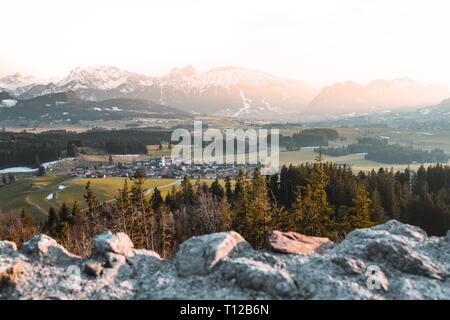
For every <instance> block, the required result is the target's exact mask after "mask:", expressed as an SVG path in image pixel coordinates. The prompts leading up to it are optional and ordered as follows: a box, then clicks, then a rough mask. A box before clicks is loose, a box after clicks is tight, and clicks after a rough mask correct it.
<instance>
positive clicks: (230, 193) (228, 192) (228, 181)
mask: <svg viewBox="0 0 450 320" xmlns="http://www.w3.org/2000/svg"><path fill="white" fill-rule="evenodd" d="M225 194H226V196H227V200H228V202H231V201H232V199H233V190H232V188H231V179H230V177H229V176H226V178H225Z"/></svg>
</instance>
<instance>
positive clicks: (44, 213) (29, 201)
mask: <svg viewBox="0 0 450 320" xmlns="http://www.w3.org/2000/svg"><path fill="white" fill-rule="evenodd" d="M25 202H26V203H28V204H29V205H30V206H32V207H35V208H36V209H38V211H39V212H40V213H42V214H43V215H44V216H48V213H47V211H45V210H44V209H42V208H41V207H39V206H38V205H37V204H36V203H34V202H33V201H31V200H30V198H29V196H26V197H25Z"/></svg>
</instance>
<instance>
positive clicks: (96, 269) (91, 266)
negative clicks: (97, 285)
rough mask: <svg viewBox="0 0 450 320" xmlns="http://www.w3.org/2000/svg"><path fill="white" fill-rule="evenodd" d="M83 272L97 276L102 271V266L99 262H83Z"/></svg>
mask: <svg viewBox="0 0 450 320" xmlns="http://www.w3.org/2000/svg"><path fill="white" fill-rule="evenodd" d="M84 272H85V273H86V274H87V275H88V276H91V277H95V278H98V277H100V275H101V274H102V272H103V266H102V265H101V264H100V263H95V262H94V263H85V264H84Z"/></svg>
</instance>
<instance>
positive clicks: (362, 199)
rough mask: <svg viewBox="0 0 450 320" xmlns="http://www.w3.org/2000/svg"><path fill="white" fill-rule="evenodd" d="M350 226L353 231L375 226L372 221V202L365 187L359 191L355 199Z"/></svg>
mask: <svg viewBox="0 0 450 320" xmlns="http://www.w3.org/2000/svg"><path fill="white" fill-rule="evenodd" d="M351 212H352V215H351V217H350V224H351V226H352V229H361V228H369V227H371V226H373V225H374V223H373V222H372V221H371V220H370V217H371V215H373V211H372V200H370V199H369V193H368V192H367V191H366V188H365V187H364V186H361V187H360V188H359V190H358V193H357V195H356V197H355V198H354V199H353V207H352V208H351Z"/></svg>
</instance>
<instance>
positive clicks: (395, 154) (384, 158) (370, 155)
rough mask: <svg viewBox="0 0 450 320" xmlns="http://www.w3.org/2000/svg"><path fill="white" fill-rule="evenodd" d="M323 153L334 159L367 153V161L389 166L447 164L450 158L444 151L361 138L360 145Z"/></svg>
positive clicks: (331, 149) (325, 150)
mask: <svg viewBox="0 0 450 320" xmlns="http://www.w3.org/2000/svg"><path fill="white" fill-rule="evenodd" d="M323 153H324V154H326V155H329V156H333V157H340V156H345V155H349V154H353V153H367V154H366V155H365V156H364V157H365V159H366V160H372V161H376V162H380V163H387V164H412V163H447V162H448V159H449V156H448V155H447V154H446V153H445V152H444V150H442V149H434V150H430V151H427V150H418V149H414V148H412V147H404V146H401V145H398V144H388V141H387V140H386V139H375V138H359V139H358V143H356V144H351V145H348V146H346V147H340V148H326V149H324V150H323Z"/></svg>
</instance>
